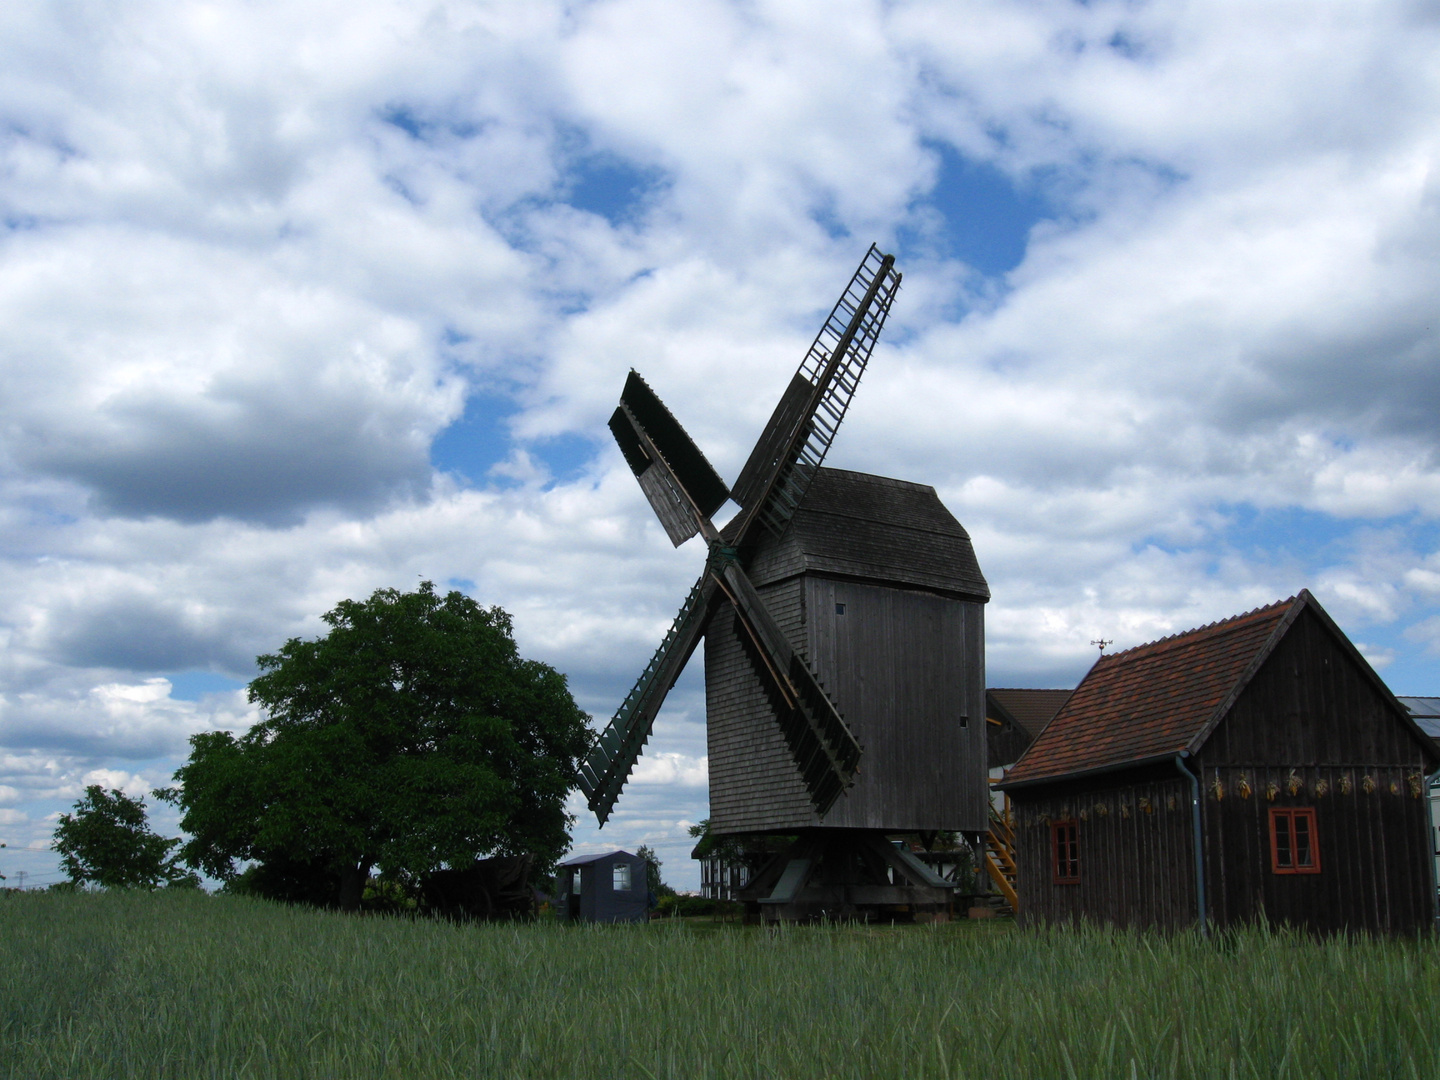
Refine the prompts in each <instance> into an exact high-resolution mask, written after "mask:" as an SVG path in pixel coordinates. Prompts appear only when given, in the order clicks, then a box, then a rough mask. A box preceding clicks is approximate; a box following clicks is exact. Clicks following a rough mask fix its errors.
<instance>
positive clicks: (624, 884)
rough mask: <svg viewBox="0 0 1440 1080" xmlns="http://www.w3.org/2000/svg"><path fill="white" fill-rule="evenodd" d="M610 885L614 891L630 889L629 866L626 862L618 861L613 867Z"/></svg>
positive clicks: (627, 890)
mask: <svg viewBox="0 0 1440 1080" xmlns="http://www.w3.org/2000/svg"><path fill="white" fill-rule="evenodd" d="M612 885H613V887H614V889H615V891H616V892H629V891H630V867H629V865H628V864H626V863H618V864H616V866H615V867H614V877H613V879H612Z"/></svg>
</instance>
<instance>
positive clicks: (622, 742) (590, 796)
mask: <svg viewBox="0 0 1440 1080" xmlns="http://www.w3.org/2000/svg"><path fill="white" fill-rule="evenodd" d="M716 588H717V585H716V582H715V579H714V577H713V576H711V574H710V572H709V570H708V568H707V570H706V572H705V573H703V574H701V575H700V580H699V581H697V582H696V583H695V584H694V585H693V586H692V587H691V589H690V595H689V596H687V597H686V598H685V603H684V604H682V605H681V606H680V612H679V614H678V615H676V616H675V621H674V622H673V623H671V624H670V630H669V632H668V633H667V634H666V635H665V639H664V640H663V641H662V642H660V647H659V648H658V649H656V650H655V655H654V656H652V657H651V658H650V663H648V664H646V665H645V670H644V671H642V672H641V673H640V678H639V679H637V680H636V681H635V685H634V686H633V687H631V689H630V693H629V694H627V695H626V696H625V700H624V701H623V702H621V703H620V708H619V709H617V710H616V711H615V716H614V717H613V718H612V719H611V721H610V723H609V724H608V725H607V726H606V728H605V730H604V731H602V732H601V733H600V737H599V738H598V739H596V740H595V745H594V746H592V747H591V748H590V753H589V754H587V755H586V757H585V761H584V762H583V763H582V764H581V766H580V778H579V779H580V790H581V791H583V792H584V793H585V799H586V801H587V803H588V804H589V807H590V809H591V810H592V811H594V813H595V816H596V817H597V818H598V819H599V821H600V824H601V825H604V824H605V822H606V820H607V819H608V818H609V817H610V811H611V810H613V809H614V808H615V800H616V799H618V798H619V797H620V792H621V790H622V789H623V788H624V787H625V781H626V780H628V779H629V778H630V773H631V772H632V771H633V770H634V768H635V762H636V761H637V760H639V758H640V751H641V750H642V749H644V746H645V743H646V742H647V741H648V740H649V738H650V729H651V727H652V726H653V725H654V723H655V715H656V714H657V713H658V712H659V711H660V706H661V705H662V704H664V702H665V695H666V694H668V693H670V687H671V686H673V685H674V684H675V680H676V679H677V678H679V677H680V672H681V671H682V670H683V669H684V667H685V663H686V661H688V660H689V659H690V656H691V654H692V653H694V651H695V646H696V645H697V644H699V642H700V635H701V634H702V633H703V632H704V630H705V623H706V620H707V618H708V616H709V609H710V601H711V599H712V598H713V597H714V595H715V591H716Z"/></svg>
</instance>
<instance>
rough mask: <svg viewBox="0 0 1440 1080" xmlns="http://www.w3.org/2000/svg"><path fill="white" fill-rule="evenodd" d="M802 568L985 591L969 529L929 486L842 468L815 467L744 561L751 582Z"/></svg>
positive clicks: (976, 593) (967, 592)
mask: <svg viewBox="0 0 1440 1080" xmlns="http://www.w3.org/2000/svg"><path fill="white" fill-rule="evenodd" d="M805 571H814V572H819V573H828V574H835V575H837V576H841V577H849V578H859V579H863V580H870V581H881V582H891V583H894V584H899V585H912V586H918V587H920V588H926V589H938V590H940V591H943V592H950V593H958V594H961V595H963V596H966V597H973V598H975V599H979V600H982V601H983V600H988V599H989V598H990V586H989V585H987V584H986V582H985V575H984V574H982V573H981V572H980V564H979V563H978V562H977V561H976V559H975V549H974V547H973V546H972V545H971V543H970V534H969V533H967V532H966V531H965V529H964V528H963V527H962V526H961V524H960V522H958V521H956V520H955V516H954V515H953V514H951V513H950V511H949V510H947V509H946V508H945V504H944V503H942V502H941V501H940V497H939V496H938V495H936V494H935V489H934V488H933V487H930V486H929V485H928V484H912V483H910V482H909V481H906V480H892V479H890V478H889V477H885V476H872V475H871V474H869V473H858V472H849V471H847V470H844V469H826V468H822V469H820V470H818V471H817V472H816V474H815V479H814V480H813V481H812V482H811V485H810V490H809V492H808V493H807V494H806V496H805V501H804V502H803V503H802V504H801V506H800V508H799V509H798V510H797V511H796V512H795V516H794V518H793V519H792V520H791V523H790V528H789V529H787V530H786V532H785V535H784V536H783V537H781V539H780V540H779V541H777V542H773V543H769V544H763V545H762V546H761V548H760V550H758V551H757V552H756V555H755V558H754V561H753V563H752V565H751V567H750V568H749V573H750V575H751V577H752V578H753V579H754V580H755V582H756V584H764V583H767V582H771V581H778V580H781V579H782V578H786V577H791V576H793V575H795V574H799V573H803V572H805Z"/></svg>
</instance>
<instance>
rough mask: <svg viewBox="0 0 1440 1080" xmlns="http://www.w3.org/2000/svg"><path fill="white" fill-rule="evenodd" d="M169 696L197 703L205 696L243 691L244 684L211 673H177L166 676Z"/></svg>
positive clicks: (237, 680)
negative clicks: (168, 683)
mask: <svg viewBox="0 0 1440 1080" xmlns="http://www.w3.org/2000/svg"><path fill="white" fill-rule="evenodd" d="M165 678H167V679H169V680H170V696H171V697H172V698H174V699H176V700H177V701H199V700H200V699H201V698H202V697H204V696H205V695H206V694H224V693H227V692H229V691H231V690H240V689H243V688H244V687H245V686H246V684H245V683H243V682H241V681H240V680H239V679H232V678H229V677H228V676H226V675H216V674H215V673H214V672H212V671H177V672H173V673H170V674H167V675H166V676H165Z"/></svg>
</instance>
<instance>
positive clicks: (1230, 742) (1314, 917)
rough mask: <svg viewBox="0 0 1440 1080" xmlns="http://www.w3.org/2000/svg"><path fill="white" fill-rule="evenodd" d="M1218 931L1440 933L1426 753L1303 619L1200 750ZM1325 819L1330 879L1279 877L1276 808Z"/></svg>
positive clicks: (1346, 658)
mask: <svg viewBox="0 0 1440 1080" xmlns="http://www.w3.org/2000/svg"><path fill="white" fill-rule="evenodd" d="M1197 764H1198V765H1199V767H1200V769H1201V772H1202V780H1203V787H1204V795H1205V800H1204V806H1205V835H1206V842H1205V847H1206V877H1207V886H1208V888H1209V892H1210V898H1211V899H1210V907H1211V914H1212V917H1213V918H1214V919H1215V921H1216V922H1217V923H1219V924H1222V925H1224V924H1227V923H1235V922H1248V921H1252V920H1255V919H1258V918H1260V917H1262V916H1263V917H1264V918H1267V919H1269V920H1271V921H1272V922H1288V923H1293V924H1295V925H1298V926H1304V927H1308V928H1310V929H1313V930H1317V931H1321V932H1330V931H1340V930H1377V931H1386V932H1392V933H1393V932H1413V931H1417V930H1421V929H1425V928H1427V927H1429V926H1430V924H1431V921H1432V917H1433V910H1434V909H1433V899H1432V897H1431V896H1430V882H1429V874H1428V872H1427V871H1428V867H1427V863H1426V860H1427V859H1428V858H1429V857H1430V854H1429V828H1430V822H1429V807H1428V804H1427V801H1426V799H1425V791H1424V788H1423V777H1424V771H1425V759H1424V754H1423V752H1422V750H1421V748H1420V747H1419V746H1418V745H1417V744H1416V743H1415V741H1414V740H1413V739H1412V738H1411V737H1410V735H1409V733H1408V731H1407V729H1406V728H1405V726H1404V725H1403V724H1402V723H1400V722H1398V720H1397V717H1396V716H1395V713H1394V706H1393V705H1391V704H1390V702H1389V700H1388V699H1387V698H1386V697H1385V696H1384V695H1383V694H1381V693H1380V692H1379V690H1377V688H1376V687H1375V686H1374V684H1373V683H1372V682H1371V681H1370V680H1369V678H1368V677H1367V676H1366V675H1365V673H1364V672H1363V671H1361V670H1360V669H1359V668H1358V667H1357V666H1356V664H1355V663H1354V661H1353V659H1352V658H1351V657H1350V655H1349V654H1348V653H1347V652H1346V651H1345V650H1344V649H1343V648H1341V646H1340V644H1339V643H1338V642H1337V641H1336V640H1335V638H1334V637H1333V635H1331V633H1330V632H1329V630H1328V628H1327V627H1325V626H1324V624H1323V623H1322V622H1321V621H1320V619H1318V618H1317V617H1316V616H1314V615H1313V614H1312V613H1310V612H1308V611H1307V612H1304V613H1302V615H1301V617H1300V618H1299V619H1298V620H1296V622H1295V625H1294V626H1293V627H1291V629H1290V632H1289V633H1288V634H1287V635H1286V636H1285V639H1284V640H1283V641H1281V642H1280V644H1279V646H1278V647H1277V648H1276V650H1275V651H1274V653H1272V654H1271V656H1270V657H1269V658H1268V659H1267V661H1266V662H1265V664H1264V666H1263V667H1262V668H1261V669H1260V671H1259V672H1258V673H1257V674H1256V676H1255V678H1254V679H1253V680H1251V682H1250V684H1249V686H1248V687H1247V688H1246V690H1245V691H1244V693H1243V694H1242V695H1241V696H1240V698H1239V700H1237V701H1236V703H1235V706H1234V707H1233V708H1232V709H1231V711H1230V713H1229V715H1227V716H1226V717H1225V719H1224V720H1222V721H1221V723H1220V724H1219V725H1218V726H1217V727H1216V729H1215V731H1214V733H1213V734H1212V735H1211V737H1210V738H1209V739H1208V740H1207V741H1206V744H1205V746H1204V747H1202V748H1201V751H1200V753H1199V754H1198V755H1197ZM1295 806H1307V807H1313V808H1314V810H1315V817H1316V827H1317V833H1318V843H1319V850H1320V867H1321V871H1320V873H1318V874H1275V873H1273V872H1272V871H1271V866H1270V834H1269V827H1270V826H1269V811H1270V809H1271V808H1272V807H1295Z"/></svg>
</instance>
